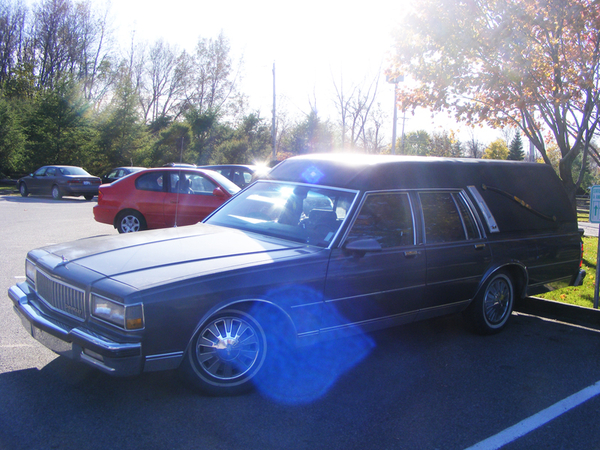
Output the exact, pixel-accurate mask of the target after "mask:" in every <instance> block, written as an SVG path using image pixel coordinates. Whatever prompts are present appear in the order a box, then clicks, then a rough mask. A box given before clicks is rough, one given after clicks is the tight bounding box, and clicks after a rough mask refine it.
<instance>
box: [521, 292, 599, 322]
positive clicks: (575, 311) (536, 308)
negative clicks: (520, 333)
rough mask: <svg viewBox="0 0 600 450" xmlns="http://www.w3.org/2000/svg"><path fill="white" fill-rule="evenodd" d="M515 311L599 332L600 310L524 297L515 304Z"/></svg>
mask: <svg viewBox="0 0 600 450" xmlns="http://www.w3.org/2000/svg"><path fill="white" fill-rule="evenodd" d="M515 311H517V312H522V313H525V314H532V315H535V316H541V317H545V318H547V319H552V320H558V321H561V322H567V323H571V324H574V325H580V326H584V327H589V328H594V329H596V330H600V310H598V309H592V308H584V307H583V306H577V305H569V304H567V303H561V302H556V301H553V300H546V299H543V298H539V297H526V298H524V299H522V300H521V301H519V302H517V303H516V304H515Z"/></svg>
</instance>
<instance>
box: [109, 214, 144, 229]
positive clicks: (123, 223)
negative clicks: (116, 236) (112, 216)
mask: <svg viewBox="0 0 600 450" xmlns="http://www.w3.org/2000/svg"><path fill="white" fill-rule="evenodd" d="M116 228H117V231H118V232H119V233H135V232H136V231H142V230H145V229H146V221H145V220H144V216H142V215H141V214H140V213H139V212H137V211H124V212H122V213H120V214H119V215H118V216H117V221H116Z"/></svg>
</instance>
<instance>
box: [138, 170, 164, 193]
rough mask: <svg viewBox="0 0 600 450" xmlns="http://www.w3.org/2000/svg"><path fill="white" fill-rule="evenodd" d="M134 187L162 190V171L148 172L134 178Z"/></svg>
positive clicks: (145, 189) (144, 189) (146, 189)
mask: <svg viewBox="0 0 600 450" xmlns="http://www.w3.org/2000/svg"><path fill="white" fill-rule="evenodd" d="M135 188H136V189H139V190H142V191H156V192H162V191H163V190H164V183H163V173H162V172H149V173H145V174H144V175H142V176H141V177H138V179H137V180H135Z"/></svg>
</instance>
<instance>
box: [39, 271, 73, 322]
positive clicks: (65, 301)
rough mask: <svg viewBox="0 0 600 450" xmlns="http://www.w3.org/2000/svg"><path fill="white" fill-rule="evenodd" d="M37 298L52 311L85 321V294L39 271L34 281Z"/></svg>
mask: <svg viewBox="0 0 600 450" xmlns="http://www.w3.org/2000/svg"><path fill="white" fill-rule="evenodd" d="M35 285H36V290H37V293H38V296H39V297H40V298H41V299H42V300H43V301H44V303H46V304H47V305H48V306H49V307H51V308H52V309H55V310H57V311H60V312H62V313H64V314H67V315H69V316H71V317H74V318H76V319H80V320H84V319H85V292H84V291H82V290H81V289H77V288H75V287H73V286H69V285H68V284H65V283H63V282H60V281H58V280H55V279H54V278H51V277H49V276H48V275H46V274H45V273H43V272H41V271H40V270H38V271H37V275H36V280H35Z"/></svg>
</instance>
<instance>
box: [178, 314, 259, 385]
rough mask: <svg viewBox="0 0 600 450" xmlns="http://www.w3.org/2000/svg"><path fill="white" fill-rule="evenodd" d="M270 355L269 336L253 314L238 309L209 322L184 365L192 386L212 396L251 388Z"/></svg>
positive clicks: (196, 340) (188, 354)
mask: <svg viewBox="0 0 600 450" xmlns="http://www.w3.org/2000/svg"><path fill="white" fill-rule="evenodd" d="M266 354H267V336H266V333H265V330H264V328H263V327H262V326H261V324H260V323H259V322H258V321H257V320H256V319H255V318H254V317H252V316H251V315H250V314H248V313H246V312H244V311H239V310H235V309H231V310H225V311H222V312H220V313H218V314H216V315H214V316H212V317H211V318H210V319H208V320H207V321H206V322H205V323H204V324H202V326H201V327H200V329H199V330H198V332H197V333H196V334H195V335H194V337H193V339H192V342H191V344H190V347H189V349H188V351H187V354H186V357H185V360H184V362H183V365H182V370H183V372H184V375H185V376H186V377H187V378H188V380H189V381H191V382H192V384H193V385H194V386H195V387H197V388H198V389H200V390H202V391H203V392H205V393H207V394H210V395H235V394H240V393H243V392H246V391H248V390H250V389H251V388H252V380H253V378H254V377H255V376H256V374H257V373H258V372H259V371H260V369H261V367H262V366H263V363H264V362H265V356H266Z"/></svg>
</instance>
